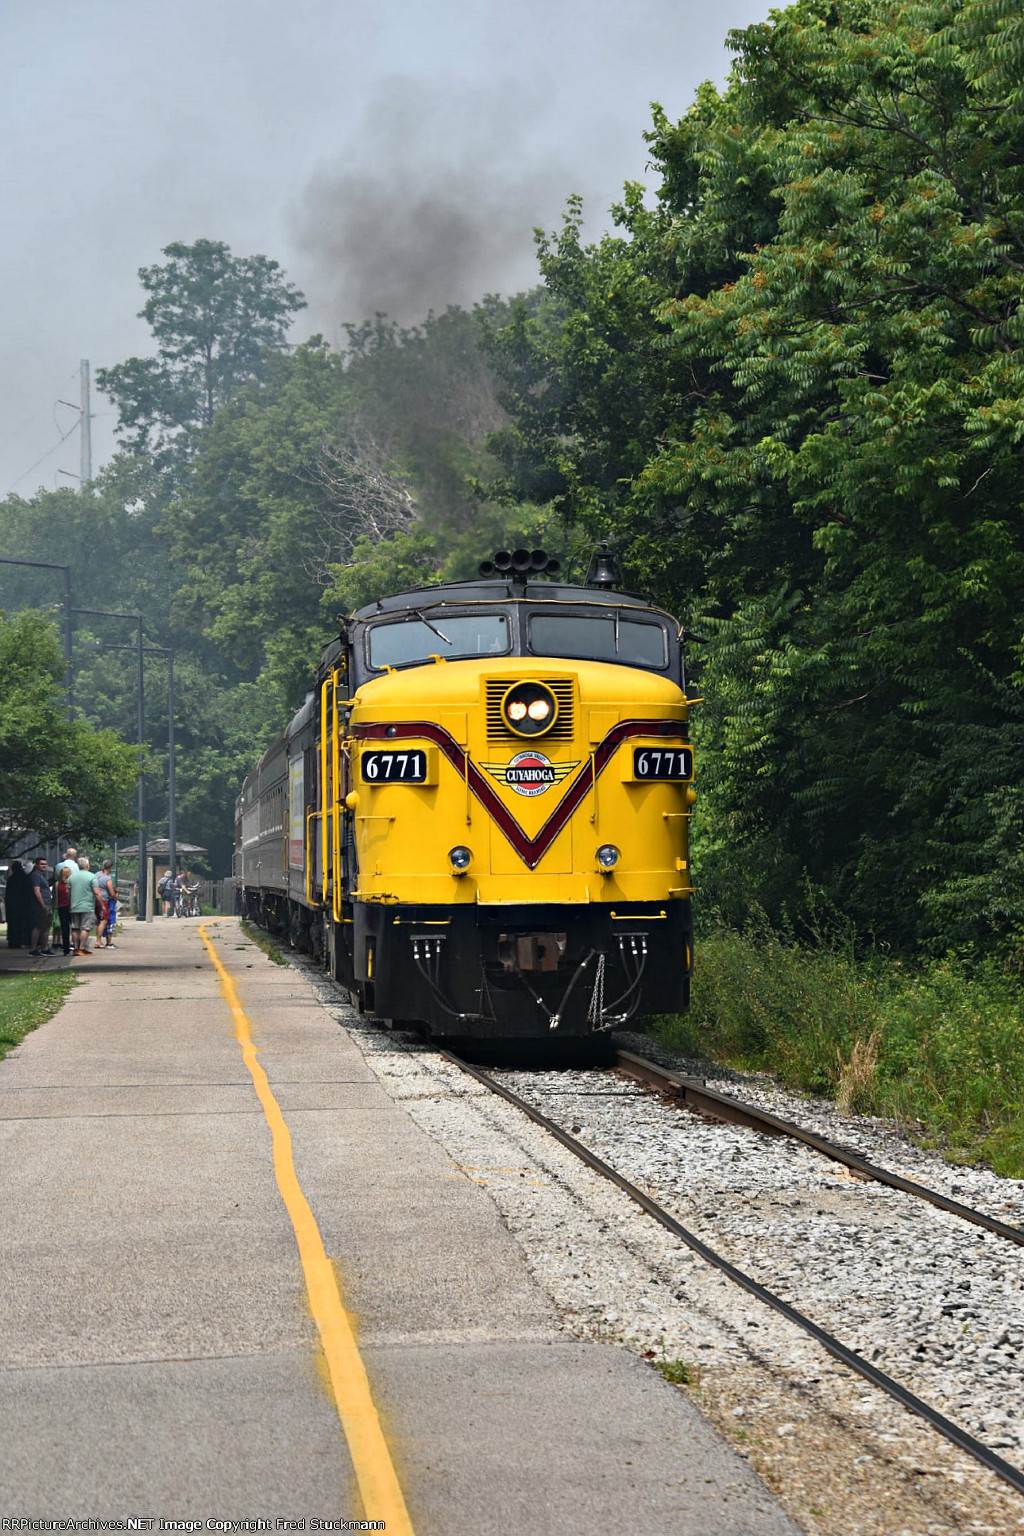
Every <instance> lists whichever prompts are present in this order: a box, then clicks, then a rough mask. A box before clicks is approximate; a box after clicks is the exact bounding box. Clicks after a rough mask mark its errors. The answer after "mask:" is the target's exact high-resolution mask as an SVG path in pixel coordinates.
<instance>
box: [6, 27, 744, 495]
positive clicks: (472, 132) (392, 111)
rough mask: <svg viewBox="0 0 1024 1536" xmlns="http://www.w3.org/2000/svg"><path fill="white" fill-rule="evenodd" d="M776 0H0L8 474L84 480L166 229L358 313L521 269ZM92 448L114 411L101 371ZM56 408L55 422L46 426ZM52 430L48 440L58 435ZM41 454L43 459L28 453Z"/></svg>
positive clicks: (640, 175)
mask: <svg viewBox="0 0 1024 1536" xmlns="http://www.w3.org/2000/svg"><path fill="white" fill-rule="evenodd" d="M767 13H768V3H767V0H718V3H717V4H715V5H709V4H707V3H706V0H518V3H516V4H514V5H512V4H509V3H504V4H500V5H499V4H496V3H494V0H446V3H437V0H435V3H430V0H418V3H417V0H285V3H282V0H159V3H157V0H3V4H2V5H0V52H2V56H3V59H4V62H5V69H4V89H3V93H2V99H0V136H2V143H0V204H2V206H3V209H4V213H5V221H4V222H5V230H4V239H3V240H2V241H0V305H2V321H0V324H2V338H3V367H2V369H0V496H2V495H5V494H6V493H7V492H8V491H9V490H12V489H15V490H17V491H18V492H19V493H20V494H21V495H30V494H31V493H32V492H33V491H34V489H35V488H36V487H37V486H40V485H43V486H46V487H53V486H55V485H72V486H73V485H75V484H76V481H75V480H74V479H71V478H69V477H68V476H67V475H64V474H61V473H60V471H62V470H65V471H70V472H72V473H77V471H78V468H79V442H78V431H77V421H78V416H77V413H76V412H75V410H74V409H72V408H70V407H69V406H68V405H60V404H57V402H58V400H61V399H63V400H64V401H69V402H71V403H72V404H74V402H76V401H77V399H78V376H79V362H80V359H82V358H89V359H90V361H91V363H92V366H93V369H94V370H95V369H96V368H99V367H104V366H108V365H110V364H112V363H116V362H119V361H121V360H122V359H123V358H125V357H128V356H130V355H132V354H138V353H145V352H148V351H150V350H151V348H150V337H149V332H148V329H147V327H146V326H145V325H144V323H143V322H142V321H140V320H138V319H137V318H136V315H137V312H138V310H139V309H140V308H141V307H142V301H143V297H144V295H143V292H142V290H141V288H140V286H139V283H138V279H137V275H136V274H137V270H138V268H139V267H140V266H142V265H144V264H150V263H153V262H157V261H159V260H160V250H161V248H162V247H163V246H165V245H168V244H169V243H170V242H171V241H174V240H182V241H192V240H196V239H199V238H201V237H204V238H208V239H215V240H224V241H226V242H227V243H228V245H230V247H231V248H232V250H233V251H234V252H235V253H236V254H239V255H248V254H253V253H255V252H261V253H263V254H265V255H268V256H272V257H273V258H275V259H276V260H277V261H279V262H281V264H282V265H283V266H284V268H285V270H286V272H287V274H288V276H289V277H290V278H291V279H292V280H293V281H295V282H297V283H298V284H299V286H300V287H301V288H302V289H303V291H304V293H305V294H306V297H307V299H308V300H309V309H308V310H307V311H305V312H303V315H302V316H301V317H300V321H299V323H298V326H297V328H296V331H295V334H294V339H296V340H300V339H302V338H303V337H304V336H306V335H308V334H310V333H311V332H312V331H314V330H320V331H322V332H323V333H324V334H325V335H326V336H327V337H328V338H329V339H330V340H331V341H336V340H337V339H338V337H339V336H340V335H341V334H342V333H341V325H342V323H343V322H344V321H346V320H360V319H362V318H363V317H364V316H365V315H368V314H370V313H372V312H373V310H375V309H384V310H387V311H389V312H390V313H393V314H396V315H398V316H399V317H400V318H401V319H403V320H405V321H412V320H415V319H418V318H420V317H421V316H422V315H423V314H425V312H426V311H427V309H429V308H430V307H432V306H433V307H434V308H440V307H443V306H444V305H445V304H447V303H453V302H454V303H472V301H473V300H474V299H475V298H478V297H480V296H481V295H482V294H483V293H485V292H502V293H510V292H515V291H517V290H518V289H521V288H523V287H525V286H527V285H528V284H530V283H531V282H532V281H534V279H535V276H536V267H535V262H534V256H533V241H532V229H533V227H534V225H537V224H541V225H543V226H545V227H547V228H553V227H554V226H555V225H556V224H557V223H558V220H559V214H560V209H561V208H562V206H563V204H564V202H565V199H566V197H567V196H568V195H569V194H570V193H572V192H579V193H581V194H582V195H583V196H584V198H585V199H586V208H587V215H588V229H589V231H590V232H591V233H592V234H596V233H598V232H599V230H600V229H601V228H602V227H605V226H606V224H607V209H608V206H609V204H610V203H611V202H612V201H613V200H614V199H615V198H616V197H617V195H618V193H619V191H620V189H621V187H622V184H623V182H624V181H625V180H626V179H627V178H629V179H644V165H645V145H644V142H643V137H642V135H643V132H644V130H645V129H646V128H647V127H648V126H649V123H650V110H649V103H650V102H651V101H652V100H657V101H660V102H661V103H662V105H663V106H664V107H665V109H666V110H667V111H668V112H669V114H670V115H671V116H675V117H678V116H680V115H681V114H682V113H683V112H684V111H685V109H686V107H687V106H688V105H689V103H690V101H691V100H692V98H693V93H694V90H695V88H696V86H697V85H698V84H699V83H700V81H701V80H703V79H707V78H711V79H714V80H716V81H718V82H721V81H722V80H723V79H724V77H725V74H726V72H727V70H728V67H729V55H728V53H727V51H726V49H725V45H724V44H725V34H726V32H727V31H728V29H729V28H730V27H733V26H745V25H747V24H749V23H750V22H753V21H756V20H759V19H761V18H762V17H763V16H765V15H767ZM93 410H94V411H95V412H96V419H95V421H94V424H93V444H94V467H98V466H99V464H101V463H102V462H103V461H104V460H105V459H106V458H107V457H109V455H110V453H111V451H112V449H113V443H114V440H113V435H112V434H113V424H114V422H113V414H112V410H111V407H110V404H109V402H108V401H106V400H105V399H104V398H103V397H102V396H97V395H94V397H93ZM62 433H67V434H68V435H67V438H66V440H65V441H64V443H63V444H62V445H60V446H59V447H58V446H57V445H58V443H59V439H60V436H61V434H62ZM54 450H55V451H54ZM37 460H39V461H41V462H38V463H37V462H36V461H37Z"/></svg>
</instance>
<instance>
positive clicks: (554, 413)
mask: <svg viewBox="0 0 1024 1536" xmlns="http://www.w3.org/2000/svg"><path fill="white" fill-rule="evenodd" d="M731 44H732V47H733V49H734V51H735V54H736V65H735V68H734V70H733V73H732V77H731V79H730V82H729V85H728V87H727V89H726V90H725V91H724V92H723V93H722V94H721V95H720V96H719V95H718V94H716V93H715V92H714V91H713V90H712V89H711V88H710V87H704V88H703V89H702V91H701V92H700V93H699V96H698V99H697V102H696V103H695V105H694V107H693V108H692V109H691V111H690V112H689V113H688V114H687V115H686V117H685V118H684V119H683V120H682V122H680V123H678V124H671V123H669V122H668V121H667V120H666V119H665V117H664V115H663V114H661V113H659V114H657V116H656V119H655V123H654V128H653V131H652V132H651V134H650V135H649V143H650V146H651V150H652V154H653V157H654V160H655V163H656V164H657V166H658V167H659V169H660V172H661V186H660V190H659V196H658V203H657V206H656V208H655V209H653V210H651V209H649V208H647V207H646V206H645V205H644V202H643V200H642V199H641V197H640V195H639V191H638V189H628V190H627V197H626V200H625V201H624V203H623V206H622V207H621V208H620V209H619V210H618V219H619V222H620V225H621V226H622V229H623V231H624V233H623V235H622V236H621V237H617V238H611V237H610V238H608V239H606V240H604V241H602V242H601V243H600V244H599V245H597V246H596V247H593V248H589V249H584V248H582V247H581V244H580V241H579V236H578V220H577V219H576V218H575V215H574V214H573V213H571V214H570V218H569V221H568V223H567V225H566V227H565V229H564V230H563V232H562V235H561V236H560V237H559V238H558V239H557V240H555V241H551V240H545V241H544V242H542V246H541V261H542V270H543V273H544V277H545V290H546V291H545V294H544V296H543V298H542V299H541V300H540V302H539V303H537V304H534V305H533V306H532V308H530V309H527V308H526V307H525V306H524V307H521V309H520V312H519V313H518V315H517V316H516V319H515V322H514V323H513V325H512V326H509V327H506V328H505V329H504V330H503V331H501V332H499V333H498V334H497V335H496V336H495V337H494V339H493V341H492V346H493V349H494V354H495V357H496V360H497V363H498V366H499V368H500V370H501V372H502V376H503V379H504V383H505V394H504V397H503V398H504V399H505V403H506V405H507V406H508V408H509V409H510V411H511V412H512V415H513V418H514V423H513V427H512V429H511V430H510V431H509V432H508V433H506V434H505V435H504V437H503V439H499V440H498V441H497V442H496V447H497V449H498V451H499V452H500V453H501V454H502V456H503V459H504V461H505V464H506V467H507V469H508V471H509V475H510V482H511V484H512V485H513V486H516V485H518V486H519V487H520V488H521V490H522V491H523V492H525V493H528V494H532V493H533V487H534V486H535V485H536V484H537V483H538V482H539V483H543V484H546V485H547V486H549V487H550V489H551V493H552V494H553V495H554V496H555V498H556V500H557V501H558V503H559V505H560V506H561V507H562V509H563V512H564V513H565V515H566V516H568V517H570V518H572V519H574V520H576V521H578V522H580V523H582V524H583V525H584V526H586V527H588V528H590V529H591V530H592V532H594V533H597V532H602V533H608V532H612V533H614V535H615V537H616V538H617V539H618V541H619V544H620V548H621V551H622V552H623V553H624V554H625V555H626V557H627V560H628V561H629V562H630V563H631V564H632V567H633V569H634V571H635V572H637V573H638V575H639V576H640V579H641V580H643V581H645V582H646V583H648V584H649V585H650V587H651V588H652V589H653V590H654V591H656V592H657V593H658V595H659V596H661V597H662V598H663V600H665V601H666V602H668V603H669V604H670V605H671V606H674V607H676V608H677V609H679V610H681V611H682V613H683V614H684V616H686V617H687V618H689V619H690V621H691V624H692V627H693V628H694V629H701V628H702V626H703V630H702V632H704V633H707V634H709V636H710V645H709V647H708V649H707V651H706V666H705V671H704V684H705V687H706V691H707V695H708V701H709V702H708V704H707V706H706V709H705V716H704V726H703V742H704V746H705V749H706V758H705V764H706V767H705V773H706V780H705V782H706V784H707V785H708V788H709V790H710V796H709V798H710V809H709V810H708V811H707V813H706V815H705V821H704V825H705V829H706V831H705V836H706V843H707V846H706V848H705V855H704V869H705V878H706V881H707V883H708V884H709V885H711V886H712V888H713V890H714V891H715V893H716V896H717V897H718V899H720V900H722V901H726V902H728V903H731V904H732V906H733V908H734V909H735V908H742V906H743V904H744V902H745V901H748V900H749V899H751V898H752V899H754V900H756V901H757V902H760V903H762V904H763V905H765V906H766V907H768V908H769V909H772V910H776V911H777V910H778V909H779V907H780V905H782V904H785V903H787V902H788V903H789V904H790V905H791V906H792V905H796V904H798V902H799V885H800V882H801V880H802V879H803V878H804V876H805V875H806V874H809V875H810V876H811V877H812V879H813V880H814V881H815V882H817V883H819V884H821V885H823V886H824V887H825V888H826V889H827V890H828V892H829V893H830V895H831V896H832V897H833V898H834V899H835V901H836V903H837V904H838V905H839V906H840V907H841V908H842V910H844V911H845V912H847V913H852V914H853V915H854V916H855V918H856V920H857V922H858V923H859V925H860V926H861V928H862V931H869V932H870V931H873V932H875V933H877V934H880V935H883V936H884V937H886V938H887V939H888V940H889V941H890V942H896V943H911V944H912V943H917V942H930V943H933V944H936V945H940V946H945V945H948V944H951V943H956V944H970V943H981V944H985V943H990V942H992V941H993V939H996V940H999V939H1007V938H1013V941H1014V942H1016V943H1019V942H1021V940H1022V938H1024V855H1022V846H1021V826H1022V820H1021V814H1020V813H1021V811H1022V809H1024V798H1022V797H1024V751H1022V748H1024V696H1022V692H1021V683H1022V673H1021V640H1022V634H1024V581H1022V576H1024V518H1022V515H1021V514H1022V511H1024V508H1022V491H1021V487H1022V483H1024V481H1022V475H1021V470H1022V463H1021V457H1022V438H1024V407H1022V404H1021V402H1022V399H1024V357H1022V348H1021V343H1022V340H1024V311H1022V309H1021V298H1022V272H1024V115H1022V114H1021V112H1020V92H1021V73H1020V71H1019V70H1017V69H1015V68H1013V67H1012V61H1013V60H1014V59H1016V60H1017V61H1018V63H1019V62H1020V61H1021V58H1022V50H1024V40H1022V31H1021V25H1020V18H1019V13H1018V10H1017V8H1016V7H1014V6H1011V5H1009V4H1008V3H1006V0H970V3H967V4H961V3H958V0H853V3H850V4H844V5H843V6H842V7H841V8H840V7H837V6H835V5H833V4H831V3H829V0H799V3H797V4H795V5H793V6H791V7H789V8H788V9H787V10H785V11H781V12H776V13H773V15H772V18H771V19H770V20H769V21H767V22H764V23H761V24H759V25H757V26H754V27H750V28H748V29H746V30H745V31H742V32H738V33H734V34H732V37H731Z"/></svg>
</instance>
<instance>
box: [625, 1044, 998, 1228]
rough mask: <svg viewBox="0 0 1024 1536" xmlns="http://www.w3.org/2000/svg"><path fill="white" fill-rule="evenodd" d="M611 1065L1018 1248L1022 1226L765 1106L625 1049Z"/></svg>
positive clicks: (712, 1114)
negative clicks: (792, 1143) (807, 1149)
mask: <svg viewBox="0 0 1024 1536" xmlns="http://www.w3.org/2000/svg"><path fill="white" fill-rule="evenodd" d="M615 1065H616V1067H617V1068H618V1070H619V1071H620V1072H625V1073H626V1074H627V1075H628V1076H629V1077H632V1078H635V1079H636V1080H637V1082H641V1083H645V1084H646V1085H647V1086H648V1087H650V1088H656V1089H657V1090H658V1092H659V1093H664V1094H667V1095H668V1096H669V1097H670V1098H673V1099H677V1100H679V1101H680V1102H681V1103H683V1104H685V1105H686V1107H687V1108H688V1109H692V1110H695V1111H696V1112H697V1113H698V1114H702V1115H707V1116H708V1117H709V1118H710V1119H712V1120H721V1121H724V1122H725V1123H726V1124H727V1125H744V1126H747V1127H748V1129H750V1130H752V1131H760V1132H762V1133H763V1134H766V1135H770V1136H788V1137H789V1138H790V1140H791V1141H802V1142H803V1143H804V1145H805V1146H808V1147H812V1148H813V1149H814V1151H815V1152H820V1153H821V1154H822V1156H823V1157H827V1158H830V1159H831V1160H832V1161H833V1162H835V1163H842V1164H843V1166H844V1167H846V1168H849V1169H850V1170H851V1171H852V1172H854V1173H859V1174H860V1175H861V1177H862V1178H866V1179H873V1180H874V1181H875V1182H876V1183H877V1184H887V1185H888V1186H889V1188H890V1189H899V1190H902V1192H903V1193H904V1194H905V1195H914V1196H915V1197H916V1198H917V1199H918V1200H926V1201H927V1202H928V1204H929V1205H936V1206H938V1208H939V1210H940V1211H949V1212H950V1213H951V1215H953V1216H959V1217H960V1218H961V1220H962V1221H969V1222H972V1223H973V1224H974V1225H975V1226H976V1227H984V1228H985V1230H986V1232H992V1233H994V1234H995V1235H996V1237H1002V1238H1005V1239H1006V1241H1007V1242H1009V1243H1016V1244H1017V1245H1018V1247H1021V1248H1024V1230H1022V1229H1021V1228H1020V1227H1013V1226H1010V1225H1009V1223H1008V1222H1005V1221H999V1220H997V1218H996V1217H995V1216H987V1215H986V1214H985V1213H984V1211H976V1210H974V1208H973V1207H972V1206H969V1205H961V1204H960V1202H959V1200H952V1199H950V1197H949V1196H948V1195H944V1194H942V1193H941V1192H940V1191H939V1190H937V1189H929V1188H928V1186H927V1185H925V1184H916V1183H915V1182H914V1180H913V1179H904V1178H902V1177H901V1176H900V1175H899V1174H898V1173H890V1172H889V1170H888V1169H887V1168H879V1167H878V1166H877V1165H876V1164H875V1163H869V1162H868V1161H867V1159H866V1158H863V1157H858V1156H857V1154H856V1153H855V1152H850V1151H848V1150H847V1148H846V1147H841V1146H839V1145H837V1143H836V1142H834V1141H827V1140H826V1139H825V1137H824V1136H816V1135H815V1133H814V1132H813V1131H805V1130H804V1128H803V1126H800V1125H794V1124H793V1122H792V1120H780V1119H779V1117H778V1116H777V1115H770V1114H769V1113H768V1111H767V1110H764V1109H758V1108H757V1107H756V1106H755V1105H753V1104H744V1103H743V1102H742V1100H740V1099H734V1098H731V1097H730V1096H729V1095H728V1094H726V1093H719V1092H718V1091H717V1090H716V1089H714V1088H708V1087H707V1085H706V1084H705V1083H703V1082H702V1081H701V1079H700V1078H696V1077H683V1076H680V1075H679V1074H678V1073H676V1072H670V1071H669V1070H668V1068H667V1067H659V1066H657V1065H656V1064H655V1063H654V1062H653V1061H647V1060H645V1058H644V1057H642V1056H634V1055H633V1053H632V1052H631V1051H616V1053H615Z"/></svg>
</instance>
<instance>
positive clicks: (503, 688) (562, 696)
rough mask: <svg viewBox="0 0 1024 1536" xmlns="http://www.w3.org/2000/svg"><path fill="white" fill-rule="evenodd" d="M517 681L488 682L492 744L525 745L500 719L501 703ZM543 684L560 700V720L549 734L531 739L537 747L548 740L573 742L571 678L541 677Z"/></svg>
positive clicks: (546, 732) (488, 735)
mask: <svg viewBox="0 0 1024 1536" xmlns="http://www.w3.org/2000/svg"><path fill="white" fill-rule="evenodd" d="M515 681H516V679H515V678H512V677H492V678H488V680H487V684H486V688H487V739H488V740H489V741H514V742H516V743H518V744H519V745H520V746H522V745H524V742H523V738H522V736H517V735H516V733H515V731H510V730H509V728H508V726H507V725H506V724H505V722H504V720H503V719H502V718H501V701H502V699H503V698H504V697H505V695H506V693H507V692H508V690H509V689H510V688H511V687H512V684H513V683H514V682H515ZM540 681H541V682H542V683H544V684H546V685H547V687H548V688H550V689H551V692H552V693H553V694H554V696H555V698H556V699H557V700H558V719H557V720H556V721H555V723H554V725H553V726H552V727H551V729H550V731H545V733H544V735H543V736H536V737H533V738H531V739H532V740H534V741H536V742H538V744H539V743H541V742H545V741H571V740H572V737H573V681H572V678H571V677H542V678H541V679H540Z"/></svg>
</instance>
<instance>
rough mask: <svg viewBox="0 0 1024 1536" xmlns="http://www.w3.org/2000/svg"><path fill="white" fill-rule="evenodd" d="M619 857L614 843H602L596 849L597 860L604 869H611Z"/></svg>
mask: <svg viewBox="0 0 1024 1536" xmlns="http://www.w3.org/2000/svg"><path fill="white" fill-rule="evenodd" d="M620 857H621V855H620V853H619V850H618V849H617V848H616V846H615V844H614V843H602V844H601V846H600V848H599V849H598V850H597V862H598V863H599V864H600V866H601V868H602V869H604V870H612V869H614V868H615V866H616V864H617V863H618V862H619V858H620Z"/></svg>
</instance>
